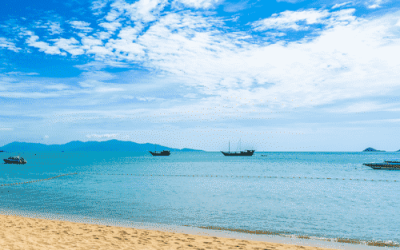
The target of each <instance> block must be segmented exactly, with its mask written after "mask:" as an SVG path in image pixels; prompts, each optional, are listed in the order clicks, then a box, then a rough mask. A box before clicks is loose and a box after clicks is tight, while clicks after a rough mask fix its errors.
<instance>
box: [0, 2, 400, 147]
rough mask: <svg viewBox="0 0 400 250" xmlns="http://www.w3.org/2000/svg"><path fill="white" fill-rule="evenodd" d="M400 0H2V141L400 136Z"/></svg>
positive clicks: (252, 141)
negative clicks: (4, 0) (399, 129)
mask: <svg viewBox="0 0 400 250" xmlns="http://www.w3.org/2000/svg"><path fill="white" fill-rule="evenodd" d="M399 69H400V2H399V1H394V0H354V1H342V0H337V1H327V0H317V1H309V0H304V1H297V0H285V1H284V0H279V1H278V0H264V1H261V0H259V1H255V0H254V1H253V0H247V1H230V0H225V1H224V0H172V1H168V0H139V1H128V0H115V1H114V0H95V1H86V0H79V1H77V0H66V1H42V0H38V1H23V0H14V1H6V2H4V3H2V8H0V107H1V109H0V145H4V144H7V143H10V142H12V141H26V142H40V143H46V144H54V143H56V144H61V143H66V142H69V141H72V140H81V141H89V140H109V139H119V140H130V141H135V142H139V143H145V142H150V143H158V144H163V145H167V146H170V147H177V148H183V147H191V148H197V149H204V150H212V151H218V150H225V149H227V147H228V142H229V141H231V143H233V144H235V143H236V142H237V141H239V139H241V140H242V149H244V148H246V147H247V148H253V149H256V150H258V151H262V150H266V151H360V150H363V149H364V148H366V147H369V146H371V147H374V148H378V149H383V150H388V151H394V150H399V149H400V142H399V141H400V140H399V139H400V138H399V132H398V128H399V125H400V100H399V97H400V70H399Z"/></svg>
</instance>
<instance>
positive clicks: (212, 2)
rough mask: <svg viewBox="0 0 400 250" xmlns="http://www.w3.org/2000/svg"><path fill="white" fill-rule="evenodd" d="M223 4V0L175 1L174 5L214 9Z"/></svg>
mask: <svg viewBox="0 0 400 250" xmlns="http://www.w3.org/2000/svg"><path fill="white" fill-rule="evenodd" d="M222 2H223V0H175V1H174V4H175V5H176V4H183V5H185V6H187V7H190V8H195V9H212V8H215V7H216V6H217V5H219V4H221V3H222Z"/></svg>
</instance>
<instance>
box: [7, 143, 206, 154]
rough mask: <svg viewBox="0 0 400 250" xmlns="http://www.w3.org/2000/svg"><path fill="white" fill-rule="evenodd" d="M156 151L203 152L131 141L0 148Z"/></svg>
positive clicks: (24, 144)
mask: <svg viewBox="0 0 400 250" xmlns="http://www.w3.org/2000/svg"><path fill="white" fill-rule="evenodd" d="M155 148H156V149H157V151H162V150H169V151H171V152H187V151H192V152H193V151H203V150H196V149H190V148H183V149H176V148H169V147H166V146H162V145H158V144H151V143H144V144H140V143H136V142H131V141H118V140H109V141H101V142H98V141H88V142H82V141H71V142H68V143H66V144H61V145H59V144H56V145H55V144H53V145H46V144H41V143H28V142H12V143H9V144H7V145H4V146H3V147H0V152H1V151H7V152H40V151H43V152H57V151H58V152H61V151H64V152H71V151H72V152H77V151H88V152H93V151H101V152H147V151H154V149H155Z"/></svg>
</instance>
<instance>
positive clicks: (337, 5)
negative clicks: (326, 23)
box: [332, 2, 352, 9]
mask: <svg viewBox="0 0 400 250" xmlns="http://www.w3.org/2000/svg"><path fill="white" fill-rule="evenodd" d="M351 3H352V2H344V3H337V4H335V5H333V7H332V9H337V8H340V7H343V6H345V5H349V4H351Z"/></svg>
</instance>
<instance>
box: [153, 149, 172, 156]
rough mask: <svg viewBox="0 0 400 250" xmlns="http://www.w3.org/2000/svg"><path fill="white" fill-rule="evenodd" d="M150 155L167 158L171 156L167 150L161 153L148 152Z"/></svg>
mask: <svg viewBox="0 0 400 250" xmlns="http://www.w3.org/2000/svg"><path fill="white" fill-rule="evenodd" d="M149 152H150V154H152V155H153V156H169V155H170V154H171V152H169V150H163V151H161V152H157V151H154V152H152V151H149Z"/></svg>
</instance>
